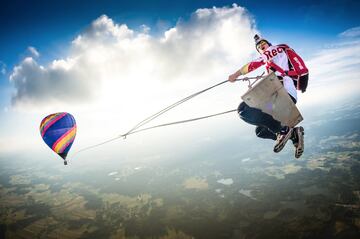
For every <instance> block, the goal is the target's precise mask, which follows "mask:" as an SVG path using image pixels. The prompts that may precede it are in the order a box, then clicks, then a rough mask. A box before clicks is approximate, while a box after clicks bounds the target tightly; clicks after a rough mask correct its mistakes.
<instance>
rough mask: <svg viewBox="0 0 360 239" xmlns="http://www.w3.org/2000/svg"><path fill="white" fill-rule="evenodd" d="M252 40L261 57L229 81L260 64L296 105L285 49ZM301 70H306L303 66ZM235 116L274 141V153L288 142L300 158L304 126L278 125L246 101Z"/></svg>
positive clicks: (260, 39) (256, 37) (259, 135)
mask: <svg viewBox="0 0 360 239" xmlns="http://www.w3.org/2000/svg"><path fill="white" fill-rule="evenodd" d="M254 39H255V47H256V50H257V51H258V52H259V53H260V54H261V56H260V57H259V58H258V59H256V60H254V61H251V62H249V63H247V64H246V65H244V66H243V67H241V68H240V69H239V70H238V71H236V72H235V73H234V74H231V75H230V76H229V81H230V82H235V81H236V79H237V78H238V77H239V76H241V75H245V74H247V73H249V72H251V71H253V70H255V69H257V68H258V67H260V66H262V65H266V68H267V70H268V72H271V71H273V72H275V74H276V75H277V77H278V78H279V80H280V81H281V82H282V84H283V86H284V88H285V90H286V91H287V92H288V94H289V96H290V98H291V100H292V101H293V102H294V103H295V104H296V101H297V92H296V86H295V83H294V82H295V81H294V77H290V76H289V75H290V74H288V73H289V72H294V71H292V68H293V67H292V65H291V64H290V61H289V56H288V54H287V52H286V50H285V47H288V46H287V45H274V46H273V45H271V44H270V42H268V41H267V40H265V39H263V38H261V37H259V36H258V35H255V37H254ZM284 46H285V47H284ZM298 58H300V57H298ZM300 59H301V58H300ZM295 60H296V59H295ZM301 63H302V60H301ZM301 63H300V64H301ZM300 67H301V65H300ZM303 67H305V68H306V66H305V65H303ZM303 91H305V90H303ZM238 113H239V115H240V118H241V119H243V120H244V121H245V122H247V123H249V124H252V125H255V126H257V127H256V130H255V132H256V135H257V136H258V137H260V138H265V139H272V140H275V141H276V142H275V146H274V152H276V153H278V152H280V151H281V150H282V149H283V148H284V146H285V144H286V143H287V141H288V140H289V139H291V140H292V142H293V144H294V146H295V157H296V158H299V157H300V156H301V155H302V153H303V151H304V128H303V127H301V126H300V127H295V128H290V127H288V126H286V125H281V123H280V122H279V121H277V120H275V119H274V118H273V117H272V116H271V115H269V114H267V113H264V112H262V111H261V110H259V109H256V108H252V107H250V106H249V105H247V104H246V103H245V102H242V103H240V105H239V107H238Z"/></svg>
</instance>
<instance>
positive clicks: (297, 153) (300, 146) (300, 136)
mask: <svg viewBox="0 0 360 239" xmlns="http://www.w3.org/2000/svg"><path fill="white" fill-rule="evenodd" d="M296 133H297V137H298V143H297V144H296V145H295V147H296V149H295V158H297V159H298V158H300V157H301V155H302V154H303V152H304V128H303V127H302V126H300V127H299V130H298V131H297V132H296Z"/></svg>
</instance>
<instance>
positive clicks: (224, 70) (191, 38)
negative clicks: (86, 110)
mask: <svg viewBox="0 0 360 239" xmlns="http://www.w3.org/2000/svg"><path fill="white" fill-rule="evenodd" d="M149 32H150V30H149V28H148V27H146V26H144V27H143V31H135V30H132V29H129V28H128V26H127V25H125V24H118V23H115V22H114V21H113V20H112V19H110V18H109V17H108V16H106V15H103V16H100V17H99V18H98V19H96V20H95V21H94V22H92V23H91V25H90V26H89V27H88V29H86V30H85V31H84V32H82V33H81V34H80V35H79V36H77V37H76V38H75V39H74V40H73V41H72V42H71V44H70V47H69V48H70V51H69V53H68V55H67V56H66V57H64V58H63V59H57V60H54V61H52V62H50V63H49V64H47V65H45V66H44V65H40V64H39V63H38V62H37V60H36V59H35V58H37V57H38V56H39V55H40V54H39V53H38V52H37V50H36V49H35V48H34V47H29V51H30V52H31V53H32V57H27V58H25V59H24V60H23V61H22V62H20V64H19V65H17V66H16V67H15V68H14V69H13V71H12V73H11V76H10V80H11V82H12V83H13V85H14V87H15V93H14V95H13V97H12V103H13V105H15V106H18V105H22V104H26V105H27V107H29V105H36V106H37V107H39V106H41V105H42V104H48V103H49V102H57V103H60V102H61V103H62V104H78V103H81V102H88V101H89V100H97V99H99V98H101V97H108V98H111V97H112V99H114V98H117V97H118V96H119V93H120V94H121V93H129V91H132V90H134V89H136V87H139V86H140V85H141V86H144V87H147V86H149V85H150V83H149V82H152V83H153V84H157V83H156V82H158V84H163V83H166V82H169V81H172V82H178V84H179V85H182V86H183V87H186V86H188V85H191V84H192V82H194V81H197V82H198V81H199V79H202V80H207V81H209V80H212V79H215V77H219V76H221V77H223V78H224V77H226V75H227V74H229V73H231V71H233V70H235V69H236V68H237V67H239V66H240V64H241V63H244V61H245V60H246V59H249V58H250V56H251V54H253V53H254V49H253V42H252V36H253V34H254V33H255V32H256V30H255V27H254V21H253V19H252V17H251V16H250V14H248V12H247V11H246V10H245V9H244V8H242V7H240V6H237V5H235V4H234V5H233V6H231V7H223V8H216V7H214V8H210V9H198V10H197V11H196V12H194V13H193V14H192V16H191V18H190V19H188V20H179V21H178V23H177V24H176V26H174V27H173V28H171V29H168V30H167V31H165V32H164V33H163V34H162V35H160V36H159V37H153V36H152V35H151V34H150V33H149ZM116 89H117V90H116ZM44 102H46V103H44Z"/></svg>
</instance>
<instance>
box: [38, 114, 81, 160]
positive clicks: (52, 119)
mask: <svg viewBox="0 0 360 239" xmlns="http://www.w3.org/2000/svg"><path fill="white" fill-rule="evenodd" d="M40 134H41V137H42V138H43V140H44V141H45V143H46V144H47V145H48V146H49V147H50V148H51V149H52V150H53V151H54V152H55V153H57V154H58V155H60V156H61V157H62V158H63V159H65V158H66V156H67V154H68V152H69V150H70V148H71V146H72V144H73V142H74V139H75V136H76V122H75V118H74V116H72V115H71V114H69V113H66V112H61V113H55V114H51V115H48V116H46V117H45V118H44V119H43V120H42V121H41V124H40Z"/></svg>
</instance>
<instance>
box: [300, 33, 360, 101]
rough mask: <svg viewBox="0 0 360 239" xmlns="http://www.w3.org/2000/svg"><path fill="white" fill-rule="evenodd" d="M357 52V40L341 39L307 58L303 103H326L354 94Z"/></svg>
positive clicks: (359, 49) (359, 56) (358, 89)
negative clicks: (307, 70)
mask: <svg viewBox="0 0 360 239" xmlns="http://www.w3.org/2000/svg"><path fill="white" fill-rule="evenodd" d="M359 52H360V39H352V40H341V41H339V42H338V43H336V44H333V45H331V46H329V47H328V48H327V49H323V50H321V51H319V52H317V53H316V55H315V56H314V57H313V58H312V59H310V60H308V61H307V62H306V63H307V65H308V67H309V70H310V80H309V86H308V90H307V91H306V93H305V94H304V95H303V96H301V97H302V98H303V101H304V104H308V105H314V104H320V103H324V102H328V103H329V102H331V101H339V100H340V99H342V98H344V97H352V96H354V95H355V94H358V92H360V85H359V84H358V81H359V79H360V71H359V69H360V53H359ZM299 103H300V102H299Z"/></svg>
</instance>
